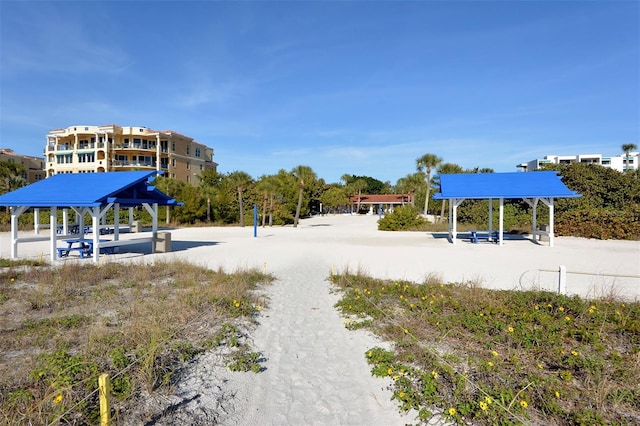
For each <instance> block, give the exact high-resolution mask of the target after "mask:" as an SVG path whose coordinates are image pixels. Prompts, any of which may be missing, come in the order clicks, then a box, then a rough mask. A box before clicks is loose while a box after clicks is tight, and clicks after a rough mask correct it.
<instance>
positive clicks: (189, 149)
mask: <svg viewBox="0 0 640 426" xmlns="http://www.w3.org/2000/svg"><path fill="white" fill-rule="evenodd" d="M190 154H191V147H190V146H189V145H187V155H190Z"/></svg>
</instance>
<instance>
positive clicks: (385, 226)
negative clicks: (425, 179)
mask: <svg viewBox="0 0 640 426" xmlns="http://www.w3.org/2000/svg"><path fill="white" fill-rule="evenodd" d="M426 222H427V221H426V220H425V219H424V218H422V217H420V216H419V215H418V209H417V208H415V207H414V206H411V205H405V206H400V207H396V208H395V209H393V213H389V214H387V215H386V216H385V217H383V218H382V219H380V220H379V221H378V230H380V231H402V230H409V229H413V228H417V227H420V226H422V225H424V224H425V223H426Z"/></svg>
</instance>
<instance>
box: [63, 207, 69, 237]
mask: <svg viewBox="0 0 640 426" xmlns="http://www.w3.org/2000/svg"><path fill="white" fill-rule="evenodd" d="M67 234H69V209H67V208H64V209H62V235H67Z"/></svg>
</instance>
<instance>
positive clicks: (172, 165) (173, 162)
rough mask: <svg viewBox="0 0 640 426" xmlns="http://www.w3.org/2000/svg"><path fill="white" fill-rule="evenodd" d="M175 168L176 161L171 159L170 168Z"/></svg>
mask: <svg viewBox="0 0 640 426" xmlns="http://www.w3.org/2000/svg"><path fill="white" fill-rule="evenodd" d="M175 166H176V159H175V158H172V159H171V167H175Z"/></svg>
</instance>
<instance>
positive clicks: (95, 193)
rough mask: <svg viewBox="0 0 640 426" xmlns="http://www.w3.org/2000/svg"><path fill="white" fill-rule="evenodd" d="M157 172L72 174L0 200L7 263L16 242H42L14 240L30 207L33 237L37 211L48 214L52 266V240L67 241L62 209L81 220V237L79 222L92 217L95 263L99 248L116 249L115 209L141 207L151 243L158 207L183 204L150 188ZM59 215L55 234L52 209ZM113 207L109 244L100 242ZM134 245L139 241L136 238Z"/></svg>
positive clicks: (116, 224)
mask: <svg viewBox="0 0 640 426" xmlns="http://www.w3.org/2000/svg"><path fill="white" fill-rule="evenodd" d="M157 173H158V172H156V171H152V172H149V171H132V172H107V173H73V174H57V175H55V176H52V177H50V178H47V179H44V180H41V181H38V182H36V183H33V184H31V185H28V186H25V187H23V188H20V189H17V190H15V191H12V192H9V193H7V194H4V195H2V196H0V206H9V207H11V258H12V259H15V258H16V257H17V254H18V243H19V242H27V241H35V240H42V238H22V239H19V238H18V217H19V216H20V215H21V214H22V213H24V212H25V211H27V210H28V209H29V208H34V209H35V211H36V215H35V216H36V217H35V221H36V226H35V228H36V234H37V233H38V224H39V220H38V212H39V209H40V208H48V209H49V210H50V213H49V215H50V223H49V227H50V234H51V235H50V248H51V253H50V255H51V261H54V260H55V259H56V248H57V240H58V239H63V238H68V237H69V236H68V235H66V234H67V233H68V228H67V209H72V210H74V211H75V212H76V213H77V215H78V217H79V220H80V224H79V228H80V230H81V231H80V232H83V228H84V226H83V223H82V221H83V217H84V215H85V214H89V215H90V216H91V218H92V230H93V231H92V232H93V247H94V250H93V260H94V261H95V262H97V261H98V258H99V253H100V247H107V246H109V245H111V246H115V245H117V244H119V243H115V241H118V239H119V223H118V222H119V220H118V218H119V209H120V208H121V207H123V208H132V207H135V206H143V207H145V208H146V210H147V211H149V213H150V214H151V217H152V221H153V227H152V238H150V239H145V241H151V242H152V250H153V241H154V240H155V239H156V237H157V232H158V206H159V205H160V206H178V205H182V204H181V203H178V202H177V201H176V200H174V199H172V198H171V197H169V196H167V195H166V194H164V193H162V192H161V191H159V190H158V189H157V188H156V187H154V186H152V185H151V183H152V182H153V180H154V179H155V175H156V174H157ZM58 208H62V209H64V210H63V231H62V233H61V234H58V223H57V222H58V216H57V209H58ZM111 208H114V210H115V211H114V218H115V220H114V241H113V242H107V243H104V242H103V243H102V245H101V241H100V239H99V237H100V232H99V229H100V221H101V219H102V218H103V217H104V215H105V214H106V212H107V211H108V210H109V209H111ZM137 242H142V241H141V240H140V239H138V240H137Z"/></svg>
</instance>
